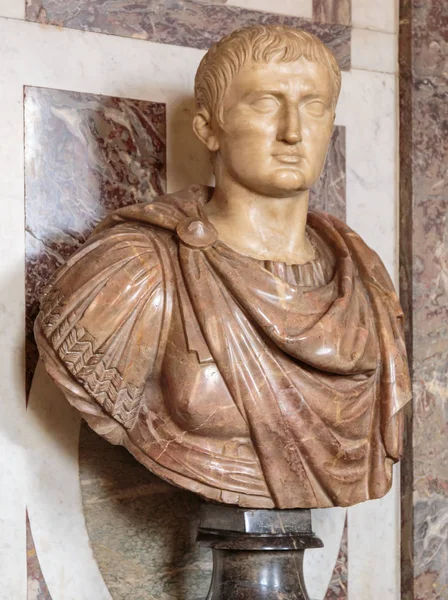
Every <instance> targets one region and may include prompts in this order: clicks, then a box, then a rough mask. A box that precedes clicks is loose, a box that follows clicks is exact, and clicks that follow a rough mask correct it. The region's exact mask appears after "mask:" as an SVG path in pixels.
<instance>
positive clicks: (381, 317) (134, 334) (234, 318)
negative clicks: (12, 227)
mask: <svg viewBox="0 0 448 600" xmlns="http://www.w3.org/2000/svg"><path fill="white" fill-rule="evenodd" d="M211 193H212V190H211V188H206V187H204V186H191V187H190V188H188V189H186V190H183V191H182V192H178V193H176V194H171V195H167V196H162V197H159V198H157V199H156V200H154V201H152V202H149V203H145V204H139V205H135V206H131V207H128V208H123V209H120V210H118V211H116V212H114V213H113V214H112V215H110V216H109V217H108V218H107V219H106V220H105V221H103V222H102V223H101V224H100V225H99V227H97V229H96V230H95V231H94V233H93V235H92V236H91V237H90V238H89V240H88V241H87V243H86V244H85V245H84V246H83V247H82V248H80V250H78V251H77V252H76V253H75V254H74V255H73V256H72V257H71V258H70V259H69V261H68V262H67V263H66V265H64V266H63V267H61V268H60V269H59V271H58V272H57V273H56V276H55V278H54V280H53V281H52V282H51V284H50V285H49V286H48V287H47V289H46V291H45V294H44V297H43V298H42V302H41V312H40V314H39V316H38V318H37V321H36V325H35V334H36V340H37V343H38V346H39V350H40V353H41V356H42V358H43V361H44V364H45V366H46V368H47V370H48V372H49V373H50V375H51V376H52V377H53V379H54V380H55V381H56V383H57V384H58V385H59V387H60V388H61V389H62V390H63V392H64V394H65V396H66V397H67V398H68V400H69V401H70V402H71V403H72V404H73V405H74V406H75V407H76V408H77V409H78V410H79V411H80V412H81V414H82V415H83V417H84V418H85V419H86V420H87V422H88V423H89V425H90V426H91V427H92V428H93V429H95V430H96V431H97V432H98V433H100V434H101V435H102V436H104V437H105V438H106V439H108V440H109V441H111V442H112V443H116V444H123V445H124V446H126V447H127V448H128V449H129V451H130V452H131V453H132V454H134V456H135V457H136V458H137V459H138V460H139V461H140V462H142V463H143V464H144V465H145V466H146V467H148V468H149V469H150V470H151V471H153V472H154V473H156V474H157V475H159V476H161V477H163V478H164V479H166V480H168V481H170V482H171V483H174V484H176V485H179V486H181V487H184V488H187V489H190V490H192V491H194V492H196V493H199V494H201V495H202V496H204V497H206V498H208V499H211V500H216V501H219V502H226V503H231V504H239V505H241V506H249V507H254V508H257V507H268V508H269V507H277V508H293V507H301V508H308V507H318V508H323V507H329V506H348V505H352V504H355V503H358V502H361V501H364V500H368V499H372V498H378V497H381V496H383V495H384V494H385V493H386V492H387V491H388V490H389V488H390V486H391V480H392V464H393V463H394V462H396V461H397V460H399V458H400V454H401V451H402V428H403V423H402V413H401V409H402V408H403V406H404V405H405V404H406V403H407V402H408V400H409V399H410V383H409V376H408V370H407V363H406V352H405V346H404V341H403V325H402V318H403V315H402V311H401V308H400V306H399V303H398V300H397V297H396V294H395V291H394V288H393V285H392V283H391V281H390V278H389V276H388V274H387V272H386V270H385V267H384V266H383V264H382V262H381V260H380V259H379V257H378V255H377V254H376V253H375V252H374V251H373V250H371V249H370V248H369V247H368V246H367V245H366V244H365V243H364V242H363V241H362V240H361V238H360V237H359V236H358V235H357V234H356V233H354V232H353V231H352V230H351V229H350V228H349V227H348V226H347V225H345V224H344V223H343V222H341V221H340V220H338V219H336V218H335V217H332V216H331V215H328V214H326V213H322V212H315V211H310V212H309V215H308V222H307V235H308V236H309V239H310V240H311V241H312V242H313V244H314V246H315V248H316V251H317V258H316V259H315V261H316V264H315V265H314V267H313V268H316V269H319V268H321V270H322V268H323V267H321V266H320V263H319V260H320V259H322V260H323V257H324V256H327V257H328V256H330V257H331V261H330V262H331V268H330V267H329V266H328V264H329V263H328V260H327V267H326V269H327V275H326V276H325V278H324V280H323V281H322V282H321V283H320V284H319V285H316V284H315V283H314V284H313V283H312V282H310V284H309V285H298V284H296V283H295V282H291V281H290V280H287V279H286V278H283V277H280V276H279V275H278V274H276V273H275V272H274V273H273V272H271V271H270V270H269V269H267V268H266V265H265V264H264V263H263V262H261V261H257V260H255V259H253V258H250V257H247V256H243V255H241V254H240V253H238V252H236V251H234V250H233V249H231V248H230V247H228V246H227V245H225V244H224V243H222V242H220V241H219V240H218V236H217V232H216V230H215V228H214V227H213V225H212V224H211V223H210V222H209V221H208V220H207V217H206V215H205V213H204V211H203V206H204V204H205V203H206V202H207V201H208V200H209V198H210V197H211ZM328 269H330V270H328Z"/></svg>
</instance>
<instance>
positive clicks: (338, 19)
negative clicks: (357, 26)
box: [313, 0, 352, 25]
mask: <svg viewBox="0 0 448 600" xmlns="http://www.w3.org/2000/svg"><path fill="white" fill-rule="evenodd" d="M313 21H317V22H318V23H340V24H341V25H351V22H352V2H351V0H313Z"/></svg>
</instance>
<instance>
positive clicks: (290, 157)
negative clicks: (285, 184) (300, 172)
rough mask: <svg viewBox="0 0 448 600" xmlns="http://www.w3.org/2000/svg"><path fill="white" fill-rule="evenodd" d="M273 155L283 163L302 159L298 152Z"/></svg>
mask: <svg viewBox="0 0 448 600" xmlns="http://www.w3.org/2000/svg"><path fill="white" fill-rule="evenodd" d="M274 156H275V158H276V159H277V160H279V161H280V162H283V163H290V164H296V163H298V162H300V161H301V160H302V157H301V156H300V155H299V154H275V155H274Z"/></svg>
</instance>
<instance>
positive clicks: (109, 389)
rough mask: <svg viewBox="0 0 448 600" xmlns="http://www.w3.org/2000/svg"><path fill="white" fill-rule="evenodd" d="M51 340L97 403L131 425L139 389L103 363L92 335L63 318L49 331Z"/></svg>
mask: <svg viewBox="0 0 448 600" xmlns="http://www.w3.org/2000/svg"><path fill="white" fill-rule="evenodd" d="M54 316H55V315H51V317H50V315H48V317H49V318H48V319H46V321H45V325H44V330H48V329H50V327H51V326H50V325H49V322H50V319H51V320H53V319H52V318H53V317H54ZM67 331H68V333H67ZM61 339H63V341H62V343H61V345H60V346H59V348H58V343H59V341H60V340H61ZM51 342H52V346H53V348H55V349H57V353H58V355H59V357H60V359H61V360H62V361H63V363H64V364H65V365H66V367H67V369H68V370H69V371H70V373H72V375H74V376H75V377H76V379H77V380H78V381H79V382H80V383H81V384H82V385H83V387H84V388H85V389H86V391H87V392H89V394H90V395H91V396H92V397H93V398H94V399H95V400H96V401H97V402H98V404H99V405H100V406H101V407H103V408H104V410H105V411H106V412H107V413H109V414H110V415H111V416H112V417H114V419H116V420H117V421H119V422H120V423H121V424H122V425H124V426H125V427H126V428H130V427H132V424H133V422H134V420H135V418H136V416H137V414H138V411H139V408H140V401H141V397H142V393H143V389H142V388H139V387H137V386H135V385H133V384H126V382H125V381H124V380H123V376H122V375H121V373H120V372H119V371H118V370H117V369H116V368H115V367H108V366H106V364H105V362H104V355H103V353H100V352H96V351H95V349H94V343H95V338H94V337H93V336H92V335H90V334H89V333H88V332H87V331H86V330H85V329H84V327H81V326H79V325H72V324H71V323H70V319H65V320H64V321H63V322H62V323H60V324H59V325H58V327H57V328H56V330H54V331H53V333H52V334H51Z"/></svg>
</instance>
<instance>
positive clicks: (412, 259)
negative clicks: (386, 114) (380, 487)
mask: <svg viewBox="0 0 448 600" xmlns="http://www.w3.org/2000/svg"><path fill="white" fill-rule="evenodd" d="M401 23H402V26H401V30H400V34H401V46H400V52H401V75H402V86H401V88H402V98H401V100H402V105H401V106H402V129H403V133H402V144H401V154H402V158H401V164H402V175H401V177H402V189H403V190H404V192H403V193H402V198H401V199H402V219H401V222H402V231H401V253H400V255H401V279H402V286H401V287H402V292H403V294H404V296H405V305H406V304H407V305H408V306H411V307H412V312H413V314H412V320H411V326H410V330H409V332H408V346H409V348H410V349H411V351H412V371H413V392H414V413H413V419H412V421H410V425H409V433H411V434H412V443H413V463H412V465H409V464H406V465H405V478H404V480H403V483H404V490H403V491H404V494H403V496H404V499H405V500H406V502H405V503H404V506H403V513H404V515H405V521H404V523H403V525H404V529H403V545H404V547H405V548H407V547H409V546H410V547H411V549H412V550H411V552H410V553H408V554H407V555H406V556H405V557H404V558H405V560H404V561H403V582H404V585H403V598H406V600H408V599H409V600H410V599H411V598H414V599H415V600H427V599H431V600H442V599H446V598H448V526H447V523H448V445H447V443H446V440H447V435H448V411H447V406H448V394H447V389H448V375H447V364H448V276H447V273H448V221H447V212H448V185H447V183H448V181H447V179H448V177H447V163H446V156H447V154H448V122H447V113H446V106H447V101H448V84H447V80H446V77H445V75H444V74H445V73H446V70H447V59H446V56H447V40H448V5H447V3H446V2H445V1H444V0H428V1H425V2H423V1H422V0H413V1H412V2H411V1H410V0H402V2H401ZM403 167H404V168H403ZM409 466H411V467H412V469H411V470H410V469H409ZM410 475H412V477H411V476H410ZM406 486H407V487H406ZM411 499H412V500H413V506H410V500H411ZM412 519H413V524H412V530H413V539H412V537H411V536H410V531H409V529H410V526H409V522H411V523H412Z"/></svg>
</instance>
